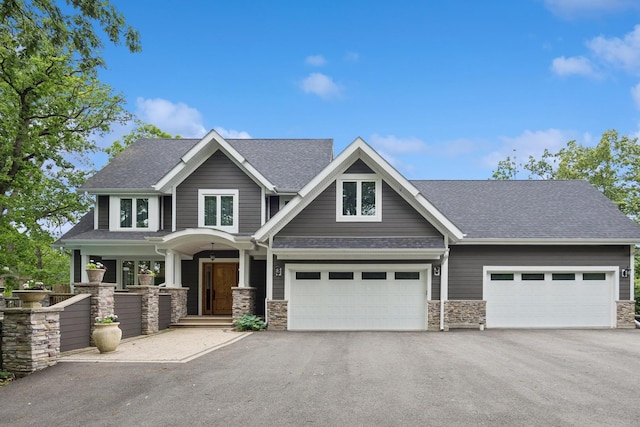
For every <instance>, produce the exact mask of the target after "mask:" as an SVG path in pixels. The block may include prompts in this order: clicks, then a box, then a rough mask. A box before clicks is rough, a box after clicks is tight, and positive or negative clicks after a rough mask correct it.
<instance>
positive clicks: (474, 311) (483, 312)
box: [444, 300, 487, 329]
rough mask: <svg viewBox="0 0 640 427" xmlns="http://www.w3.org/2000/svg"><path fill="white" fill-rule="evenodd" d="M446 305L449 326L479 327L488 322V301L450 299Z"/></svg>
mask: <svg viewBox="0 0 640 427" xmlns="http://www.w3.org/2000/svg"><path fill="white" fill-rule="evenodd" d="M444 306H445V312H446V320H447V324H448V326H449V328H454V329H455V328H478V327H479V326H480V325H481V324H482V325H484V324H486V323H487V302H486V301H481V300H449V301H446V302H445V304H444Z"/></svg>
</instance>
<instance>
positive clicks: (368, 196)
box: [336, 174, 382, 221]
mask: <svg viewBox="0 0 640 427" xmlns="http://www.w3.org/2000/svg"><path fill="white" fill-rule="evenodd" d="M336 185H337V188H336V220H337V221H382V181H381V180H380V179H379V178H377V177H376V175H370V174H365V175H359V174H358V175H356V174H348V175H343V176H342V178H340V179H338V180H337V181H336Z"/></svg>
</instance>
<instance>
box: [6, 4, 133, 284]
mask: <svg viewBox="0 0 640 427" xmlns="http://www.w3.org/2000/svg"><path fill="white" fill-rule="evenodd" d="M61 3H62V4H61ZM103 34H104V36H106V39H108V40H109V41H110V42H112V43H114V44H120V43H121V39H122V40H124V44H125V45H126V46H127V47H128V48H129V50H130V51H132V52H136V51H139V50H140V44H139V35H138V33H137V31H135V30H134V29H132V28H131V27H129V26H127V24H126V22H125V20H124V17H123V16H122V14H120V13H119V12H118V11H117V10H116V9H115V8H114V7H113V6H111V5H110V4H109V2H108V1H103V0H66V2H64V3H63V2H61V1H56V0H4V1H3V2H2V3H0V212H1V215H2V217H1V218H0V244H1V245H2V248H0V265H3V266H7V265H10V266H13V267H15V268H18V270H29V269H30V268H35V269H36V270H37V269H38V268H37V267H40V269H42V268H43V267H45V265H44V262H45V261H48V256H49V255H52V256H55V253H50V252H48V249H44V248H45V247H47V246H48V245H49V244H50V242H51V240H52V237H51V236H50V233H49V232H48V230H50V229H52V228H54V227H56V226H60V225H61V224H64V223H66V222H68V221H74V220H76V219H77V218H78V217H79V215H81V214H82V213H84V212H85V211H86V210H87V207H88V203H89V201H88V200H87V199H86V198H85V197H84V196H83V195H81V194H77V193H75V192H73V191H72V190H71V188H73V187H76V186H78V185H80V184H81V183H82V182H84V180H85V178H86V176H87V174H88V171H86V170H83V168H81V167H79V166H85V168H88V167H89V166H90V162H89V159H88V157H87V155H88V154H90V153H91V152H93V151H95V150H96V149H97V147H96V145H95V142H94V141H93V138H94V137H96V136H99V135H101V134H104V133H106V132H108V131H109V129H110V125H111V124H112V123H114V122H118V121H125V120H127V119H128V117H129V116H128V114H127V113H126V111H125V110H124V109H123V105H124V98H123V97H122V96H121V95H119V94H116V93H114V92H113V90H112V89H111V88H110V87H109V86H108V85H106V84H104V83H102V82H100V81H99V80H98V76H97V73H98V70H99V68H101V67H104V65H105V62H104V60H103V58H102V56H101V54H102V47H103V42H102V39H103ZM34 255H35V256H36V258H35V260H34V259H33V256H34ZM42 274H44V273H42Z"/></svg>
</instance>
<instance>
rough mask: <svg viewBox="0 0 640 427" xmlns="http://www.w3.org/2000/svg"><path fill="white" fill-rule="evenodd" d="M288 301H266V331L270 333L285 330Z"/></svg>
mask: <svg viewBox="0 0 640 427" xmlns="http://www.w3.org/2000/svg"><path fill="white" fill-rule="evenodd" d="M288 306H289V301H283V300H268V301H267V320H268V322H269V323H268V326H267V329H269V330H271V331H286V330H287V311H288Z"/></svg>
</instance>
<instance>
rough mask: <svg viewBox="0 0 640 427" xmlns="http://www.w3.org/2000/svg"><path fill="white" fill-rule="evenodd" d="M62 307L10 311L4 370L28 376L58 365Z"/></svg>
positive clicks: (5, 327) (4, 336)
mask: <svg viewBox="0 0 640 427" xmlns="http://www.w3.org/2000/svg"><path fill="white" fill-rule="evenodd" d="M62 310H63V309H62V308H33V309H29V308H6V309H4V310H3V312H4V313H3V314H4V320H3V325H2V345H1V346H0V347H1V348H2V370H4V371H9V372H12V373H13V374H15V375H16V376H17V377H24V376H26V375H29V374H31V373H33V372H35V371H39V370H41V369H44V368H48V367H49V366H53V365H55V364H56V363H58V358H59V356H60V312H61V311H62Z"/></svg>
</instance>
